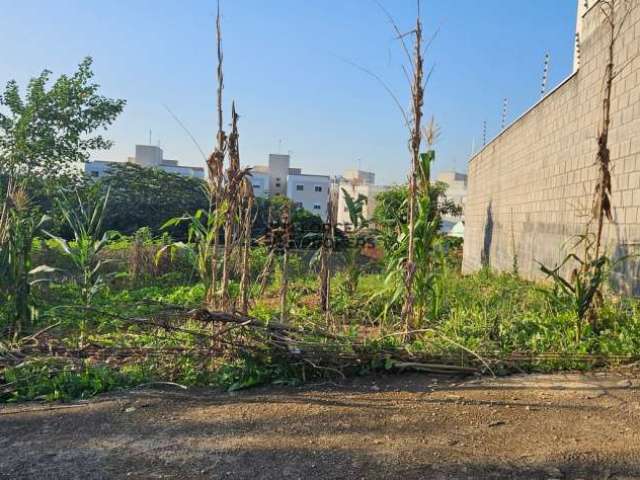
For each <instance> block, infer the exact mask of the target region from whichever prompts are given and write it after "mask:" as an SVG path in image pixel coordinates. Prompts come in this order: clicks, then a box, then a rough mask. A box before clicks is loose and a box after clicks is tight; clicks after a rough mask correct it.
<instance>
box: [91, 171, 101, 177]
mask: <svg viewBox="0 0 640 480" xmlns="http://www.w3.org/2000/svg"><path fill="white" fill-rule="evenodd" d="M91 176H92V177H99V176H100V172H95V171H94V172H91Z"/></svg>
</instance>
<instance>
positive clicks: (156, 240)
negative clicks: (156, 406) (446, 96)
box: [0, 0, 640, 402]
mask: <svg viewBox="0 0 640 480" xmlns="http://www.w3.org/2000/svg"><path fill="white" fill-rule="evenodd" d="M602 7H603V9H604V10H603V12H604V14H605V16H604V20H603V22H604V25H605V26H606V28H608V29H609V30H608V31H610V33H611V35H610V42H611V45H610V47H611V48H609V55H610V57H609V63H608V64H607V70H606V72H604V73H605V74H606V77H605V79H606V81H605V87H604V90H603V92H602V95H601V100H602V105H603V112H602V125H603V127H602V130H601V131H600V132H599V134H598V142H597V144H596V143H595V142H594V156H595V159H596V166H595V167H594V168H596V169H597V171H598V176H597V181H596V182H595V185H594V195H593V208H592V209H591V212H590V214H589V215H587V217H588V218H587V219H586V221H585V230H584V234H583V235H580V236H579V238H577V239H575V240H576V241H575V242H574V244H573V246H572V248H571V251H570V252H569V254H568V255H567V256H566V258H565V259H564V260H563V261H562V262H561V263H560V264H559V265H541V266H540V268H541V271H542V272H544V273H545V274H546V275H547V278H548V283H546V284H543V285H541V284H534V283H530V282H527V281H524V280H521V279H519V277H518V258H517V257H514V259H513V271H512V272H511V273H495V272H492V271H491V265H490V262H489V261H487V262H486V263H487V265H486V268H485V269H484V270H483V271H481V272H478V273H475V274H473V275H469V276H466V277H465V276H462V275H461V273H460V257H461V249H462V248H464V247H463V245H461V240H459V239H452V238H449V237H447V236H446V235H445V234H444V233H443V232H442V218H443V216H445V215H449V216H454V217H459V216H460V215H461V213H462V212H461V207H460V206H459V205H456V204H454V203H453V202H451V201H449V200H448V199H447V195H446V190H447V186H446V185H444V184H441V183H434V182H433V181H432V179H431V169H432V167H433V165H434V163H435V162H436V147H435V146H436V144H437V141H438V136H439V133H440V130H439V127H438V125H437V124H436V122H435V121H434V120H433V118H432V119H431V121H429V122H425V121H424V118H423V117H424V112H423V107H424V91H425V84H426V80H427V79H428V77H429V74H427V75H425V71H424V55H425V46H428V44H429V43H430V42H424V41H423V40H424V39H423V30H422V22H421V20H420V15H419V13H418V15H417V17H416V23H415V26H414V27H413V28H412V29H411V30H410V31H409V32H408V33H407V34H402V35H400V32H401V31H400V29H399V28H398V27H397V25H396V24H395V22H394V21H393V19H392V18H390V16H389V20H390V22H391V24H392V26H393V27H394V30H395V32H396V33H397V34H399V37H398V40H399V41H400V42H401V44H402V48H403V51H404V53H405V54H406V57H407V61H408V64H409V65H407V67H408V68H406V69H405V74H406V78H407V80H408V83H409V97H410V102H409V105H410V107H409V108H408V109H407V110H405V109H404V108H403V107H402V105H401V104H400V103H399V102H398V100H397V98H396V97H395V96H393V95H392V96H393V99H394V100H395V101H396V103H397V106H398V107H399V109H400V111H401V115H402V119H403V120H404V124H405V125H406V127H407V139H408V146H409V157H410V162H409V169H408V170H409V175H408V181H407V184H406V185H400V186H396V187H393V188H390V189H388V190H386V191H384V192H382V193H380V194H379V195H378V196H377V197H376V198H375V201H376V207H375V210H374V211H373V214H372V215H370V214H369V213H367V214H365V208H364V207H365V206H366V205H367V204H368V202H370V201H371V200H372V199H368V198H367V197H366V196H364V195H362V194H357V193H356V188H355V186H356V185H355V184H352V185H348V184H344V183H337V182H336V183H335V184H334V185H332V187H331V189H330V192H329V194H328V196H327V205H326V211H327V214H326V218H320V217H319V216H317V215H314V214H312V213H310V212H308V211H306V210H304V209H303V208H301V206H300V205H299V204H296V203H294V202H292V201H291V200H290V199H288V198H286V197H284V196H278V195H271V196H267V197H259V196H256V195H255V193H254V189H253V184H252V181H251V178H252V171H251V168H248V167H242V166H241V165H242V164H241V159H240V142H239V138H240V133H239V132H240V127H239V119H240V116H239V114H238V112H237V111H236V105H235V102H232V103H231V106H230V118H228V119H227V118H225V115H224V110H223V107H225V103H224V98H223V90H224V70H223V50H222V35H221V30H222V25H221V17H220V15H219V13H218V16H217V22H216V31H217V45H216V47H217V48H216V51H217V60H218V62H217V64H218V68H217V95H216V106H217V108H216V111H217V133H216V138H215V140H216V141H215V147H214V149H213V152H212V153H211V155H210V156H209V157H207V158H206V165H207V179H206V181H200V180H197V179H194V178H183V177H180V176H178V175H173V174H169V173H166V172H162V171H160V170H155V169H147V168H142V167H139V166H133V165H128V164H127V165H122V166H120V167H113V168H112V170H111V171H110V172H109V174H108V175H105V176H104V177H101V178H98V179H95V178H88V177H86V176H83V175H81V174H79V173H78V171H77V168H76V167H77V164H78V163H82V162H85V161H86V160H87V159H88V158H89V156H90V154H91V153H92V152H95V151H98V150H104V149H108V148H109V147H110V146H111V143H110V142H109V141H108V140H107V139H106V138H104V137H103V136H102V135H101V134H100V133H99V132H100V131H101V130H103V129H106V128H107V127H108V126H109V125H111V124H112V123H113V122H114V121H115V120H116V118H117V117H118V115H119V114H120V113H121V112H122V110H123V108H124V106H125V101H124V100H120V99H110V98H107V97H104V96H102V95H100V93H99V90H100V88H99V86H98V85H97V84H95V83H93V80H92V78H93V72H92V70H91V64H92V60H91V59H90V58H87V59H85V60H84V61H83V62H81V63H80V65H79V66H78V69H77V71H76V72H75V73H74V74H72V75H70V76H68V75H62V76H61V77H59V78H58V79H57V80H55V81H54V82H51V81H50V77H51V73H50V72H49V71H47V70H45V71H43V73H42V74H41V75H39V76H38V77H36V78H34V79H32V81H31V82H29V83H28V85H27V88H26V95H23V94H22V92H21V91H20V88H19V87H18V84H17V83H16V82H15V81H10V82H8V83H7V85H6V87H5V90H4V92H3V94H2V95H1V96H0V106H1V107H2V110H1V111H0V159H1V160H2V162H1V163H0V194H1V197H0V198H2V204H1V208H0V301H1V303H0V400H2V401H5V402H16V401H21V400H31V399H45V400H59V399H72V398H86V397H89V396H92V395H95V394H97V393H100V392H104V391H108V390H113V389H116V388H120V387H132V386H135V385H140V384H149V383H162V382H164V383H172V384H174V385H177V386H179V387H186V386H189V385H202V386H215V387H221V388H226V389H229V390H237V389H242V388H247V387H252V386H256V385H262V384H273V383H277V384H282V383H287V384H298V383H305V382H309V381H318V380H319V379H323V380H324V379H335V378H346V377H348V376H355V375H362V374H365V373H370V372H380V371H388V372H397V371H406V370H417V371H426V372H431V373H439V374H449V375H450V374H462V375H470V374H487V375H494V376H495V375H499V374H502V373H508V372H514V371H553V370H560V369H589V368H593V367H598V366H609V365H613V364H621V363H629V362H634V361H636V360H637V356H638V352H640V348H638V347H639V343H640V314H639V308H640V304H639V302H638V300H636V299H633V298H620V297H618V296H616V295H615V293H614V292H613V291H612V290H611V289H609V278H610V273H611V271H612V270H614V269H615V268H616V266H617V265H618V263H620V262H622V261H624V259H620V258H613V257H611V256H610V255H609V252H608V249H607V244H606V239H605V238H603V225H604V224H605V223H606V222H610V221H612V214H611V212H612V205H611V198H612V197H611V194H612V185H611V175H610V171H609V147H608V126H609V123H610V118H609V117H610V110H609V105H610V102H611V95H612V94H611V92H612V85H613V82H614V80H615V76H616V74H615V72H614V67H615V62H616V60H617V59H616V58H614V48H613V46H614V43H615V39H616V38H617V33H619V31H620V29H621V28H622V24H623V23H624V21H625V19H626V18H628V15H629V13H630V12H631V9H632V7H633V5H632V3H631V2H622V3H618V2H616V1H613V0H610V1H607V2H602ZM615 8H624V10H622V13H623V15H622V16H620V17H615V15H614V13H615ZM607 12H608V13H607ZM385 13H386V12H385ZM387 15H388V14H387ZM616 18H619V21H617V20H616ZM616 22H617V23H616ZM425 43H426V45H425ZM622 68H623V67H622ZM373 76H374V77H375V75H373ZM376 79H378V80H381V79H380V78H378V77H376ZM382 83H383V84H384V82H382ZM389 93H391V92H389ZM594 95H598V96H599V95H600V94H599V93H598V92H594ZM225 121H229V129H228V130H225V125H226V123H225ZM340 195H342V196H343V197H344V199H345V206H344V212H343V213H346V214H347V215H348V218H349V221H348V222H346V223H345V222H343V223H342V224H338V222H337V218H338V215H337V213H338V212H337V209H338V203H339V202H338V200H339V197H340Z"/></svg>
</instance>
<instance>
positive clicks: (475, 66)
mask: <svg viewBox="0 0 640 480" xmlns="http://www.w3.org/2000/svg"><path fill="white" fill-rule="evenodd" d="M381 1H382V3H383V4H384V5H385V7H386V8H387V9H388V10H389V11H390V12H391V14H392V15H393V16H394V17H395V19H396V22H397V23H398V25H399V26H400V28H401V29H405V28H406V29H407V30H408V29H410V28H411V26H412V24H413V18H414V15H415V1H413V0H381ZM576 1H577V0H422V17H423V22H424V28H425V34H426V35H427V36H429V35H431V34H432V33H433V32H434V31H435V30H436V29H438V28H439V34H438V36H437V38H436V39H435V41H434V42H433V44H432V46H431V49H430V50H429V51H428V52H427V57H426V62H427V65H428V66H435V69H434V72H433V76H432V78H431V81H430V83H429V85H428V87H427V96H426V100H425V113H426V114H427V115H428V116H430V115H435V118H436V120H437V122H438V123H439V124H440V126H441V129H442V135H441V139H440V142H439V144H438V146H437V150H438V159H437V164H436V170H445V169H452V168H455V169H458V170H465V169H466V164H467V160H468V156H469V152H470V149H471V144H472V140H473V138H474V137H475V139H476V144H477V143H479V142H481V137H482V122H483V121H484V120H486V121H487V130H488V137H492V136H494V135H495V134H496V133H497V132H498V130H499V128H500V116H501V109H502V99H503V98H504V97H507V98H508V99H509V107H508V115H507V118H508V120H513V119H515V118H516V117H517V116H518V115H519V114H521V113H523V112H524V111H525V110H526V109H527V108H528V107H529V106H530V105H532V104H533V103H534V102H536V101H537V100H538V98H539V90H540V82H541V76H542V68H543V60H544V55H545V52H547V51H548V52H549V53H550V54H551V69H550V78H549V85H550V87H552V86H554V85H556V84H558V83H559V82H560V81H562V80H563V79H564V78H565V77H566V76H568V75H569V74H570V72H571V64H572V55H573V38H574V32H575V15H576ZM0 4H1V6H2V15H1V16H0V38H1V39H2V45H3V46H4V48H3V51H2V54H1V55H0V83H2V84H4V83H6V81H8V80H10V79H16V80H18V81H19V82H20V83H21V84H24V83H25V82H26V81H27V80H28V79H29V78H30V77H31V76H34V75H36V74H38V73H39V72H40V71H41V70H42V69H43V68H48V69H50V70H53V72H54V75H56V74H60V73H64V72H71V71H72V70H73V68H74V66H75V65H76V64H77V63H78V62H79V61H80V60H81V59H82V58H83V57H84V56H86V55H91V56H92V57H93V58H94V70H95V73H96V80H97V82H98V83H100V84H101V85H102V87H103V93H104V94H106V95H109V96H113V97H119V98H124V99H126V100H127V102H128V103H127V106H126V109H125V111H124V113H123V114H122V116H121V117H120V118H119V119H118V120H117V122H116V124H115V125H114V126H113V127H112V128H111V129H110V131H109V134H108V135H109V137H110V138H111V139H113V140H114V141H115V146H114V147H113V149H111V150H110V151H107V152H100V153H98V154H97V155H96V158H100V159H105V160H124V159H126V157H127V156H129V155H132V154H133V150H134V145H135V143H147V142H148V139H149V130H152V132H153V143H156V142H158V141H159V142H160V144H161V146H162V147H163V148H164V150H165V156H166V157H168V158H176V159H178V160H180V161H181V162H182V163H184V164H190V165H203V160H202V157H201V155H200V153H199V152H198V150H197V149H196V147H194V146H193V144H192V142H191V140H190V139H189V138H188V136H187V135H186V134H185V133H184V132H183V130H182V129H181V128H180V127H179V126H178V125H177V124H176V122H175V120H173V119H172V118H171V116H170V115H169V114H168V113H167V111H166V110H165V108H164V106H163V105H165V104H166V105H168V106H169V107H170V109H171V110H172V111H173V112H174V113H175V114H176V115H177V116H178V117H179V118H180V120H181V121H182V122H183V123H184V124H185V125H187V127H188V128H189V130H190V131H191V132H192V134H193V135H194V136H195V137H196V138H197V139H198V142H199V143H200V144H201V145H202V147H203V149H204V150H205V151H207V152H208V151H209V150H210V149H211V148H212V145H213V141H214V136H215V128H216V127H215V120H214V119H215V66H216V63H215V62H216V61H215V30H214V21H215V1H214V0H190V1H177V0H127V1H125V0H112V1H108V2H105V1H103V0H56V1H55V2H54V1H49V0H39V1H37V0H22V1H18V0H0ZM222 10H223V41H224V50H225V76H226V82H225V83H226V85H225V86H226V89H225V104H226V107H227V111H226V113H228V112H229V110H230V105H231V100H232V99H235V100H236V102H237V108H238V111H239V113H240V115H241V120H240V135H241V137H240V142H241V155H242V161H243V163H244V164H247V165H250V164H263V163H265V162H266V158H267V154H268V153H270V152H277V151H278V150H279V149H280V151H281V152H283V153H284V152H287V151H291V153H292V164H293V165H294V166H299V167H302V168H303V170H304V171H306V172H307V173H318V174H337V173H340V172H342V171H343V170H344V169H345V168H353V167H357V166H358V165H360V166H361V167H362V168H364V169H369V170H373V171H375V172H376V174H377V177H378V181H379V182H402V181H404V179H405V178H406V174H407V170H408V168H407V167H408V163H409V162H408V153H407V147H406V144H407V141H406V137H407V133H406V130H405V128H404V126H403V124H402V119H401V116H400V114H399V112H398V109H397V107H396V105H395V104H394V103H393V101H392V100H391V98H390V97H389V96H388V94H387V93H386V92H385V91H384V90H383V88H382V87H381V86H380V85H379V84H378V83H377V82H376V81H375V80H374V79H372V78H371V77H369V76H367V75H366V74H364V73H363V72H362V71H360V70H358V69H357V68H354V67H353V66H352V65H350V64H349V63H348V62H345V59H347V60H349V61H352V62H355V63H357V64H359V65H362V66H363V67H366V68H368V69H370V70H371V71H373V72H375V73H376V74H377V75H379V76H380V77H382V78H383V79H384V80H385V82H387V83H388V85H389V86H390V87H391V88H392V89H393V90H394V91H395V92H396V93H397V95H398V97H399V98H400V100H401V101H402V102H403V103H408V85H407V82H406V79H405V78H404V75H403V74H402V70H401V63H402V62H403V60H404V58H403V54H402V51H401V50H400V48H399V46H398V43H397V42H396V41H395V40H394V38H393V37H394V35H393V31H392V29H391V27H390V25H389V24H388V22H387V19H386V17H385V16H384V14H383V13H382V12H381V11H380V9H379V8H378V7H377V6H376V4H375V3H374V2H373V1H372V0H222Z"/></svg>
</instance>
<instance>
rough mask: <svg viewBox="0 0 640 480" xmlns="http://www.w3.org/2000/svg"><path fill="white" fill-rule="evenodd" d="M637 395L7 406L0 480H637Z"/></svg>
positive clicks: (555, 388) (522, 385)
mask: <svg viewBox="0 0 640 480" xmlns="http://www.w3.org/2000/svg"><path fill="white" fill-rule="evenodd" d="M639 388H640V377H638V376H636V375H631V374H621V373H592V374H589V375H579V374H566V375H517V376H512V377H506V378H499V379H491V378H482V379H452V378H445V377H433V376H427V375H413V374H411V375H399V376H383V377H379V376H378V377H364V378H358V379H355V380H349V381H345V382H344V383H341V384H320V385H315V386H314V385H310V386H305V387H302V388H293V387H291V388H289V387H287V388H284V387H283V388H273V387H270V388H264V389H255V390H251V391H246V392H241V393H236V394H229V393H221V392H214V391H202V390H199V391H185V392H183V391H176V390H170V389H164V390H137V391H131V392H123V393H118V394H117V395H109V396H102V397H98V398H95V399H93V400H91V401H90V402H88V403H86V404H83V405H81V406H73V407H71V408H57V407H60V406H64V405H42V404H37V405H36V404H22V405H12V406H5V407H0V479H5V478H11V479H14V478H15V479H82V480H93V479H109V478H128V479H155V478H167V479H168V478H175V479H236V478H238V479H244V478H246V479H303V480H310V479H321V478H322V479H351V478H354V479H367V480H369V479H394V478H399V479H400V478H401V479H403V480H411V479H420V478H424V479H454V478H455V479H489V478H491V479H505V478H513V479H518V480H521V479H552V478H556V479H560V478H566V479H585V480H586V479H631V478H634V479H635V478H639V479H640V402H639V392H640V390H639ZM50 407H54V408H55V409H51V410H42V409H43V408H50Z"/></svg>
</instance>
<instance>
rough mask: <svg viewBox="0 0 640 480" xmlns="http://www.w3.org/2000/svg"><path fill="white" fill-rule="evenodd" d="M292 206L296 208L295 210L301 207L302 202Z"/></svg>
mask: <svg viewBox="0 0 640 480" xmlns="http://www.w3.org/2000/svg"><path fill="white" fill-rule="evenodd" d="M293 206H294V207H296V208H302V207H303V205H302V202H296V203H294V204H293Z"/></svg>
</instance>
